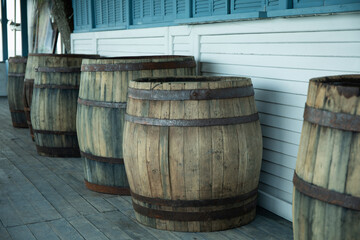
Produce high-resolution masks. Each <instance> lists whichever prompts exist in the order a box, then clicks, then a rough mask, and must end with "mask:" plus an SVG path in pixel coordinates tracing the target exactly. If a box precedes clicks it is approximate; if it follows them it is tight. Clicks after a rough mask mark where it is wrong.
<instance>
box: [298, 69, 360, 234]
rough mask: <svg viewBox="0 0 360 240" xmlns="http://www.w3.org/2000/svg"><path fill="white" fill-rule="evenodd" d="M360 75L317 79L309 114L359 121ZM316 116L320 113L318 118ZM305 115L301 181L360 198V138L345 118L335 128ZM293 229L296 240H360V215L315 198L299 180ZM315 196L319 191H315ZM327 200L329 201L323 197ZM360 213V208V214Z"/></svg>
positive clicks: (311, 89)
mask: <svg viewBox="0 0 360 240" xmlns="http://www.w3.org/2000/svg"><path fill="white" fill-rule="evenodd" d="M359 82H360V75H343V76H334V77H323V78H316V79H312V80H311V81H310V84H309V90H308V97H307V102H306V108H309V107H312V108H315V109H317V110H316V111H319V110H325V111H326V112H327V113H334V114H339V113H342V114H348V115H349V116H352V117H355V118H358V119H359V115H360V98H359V93H360V83H359ZM313 114H315V113H313ZM311 116H312V115H310V114H307V113H306V110H305V115H304V120H305V121H304V124H303V129H302V133H301V140H300V148H299V153H298V158H297V162H296V174H297V176H298V178H300V179H302V181H305V182H306V183H310V184H313V186H317V187H321V188H323V189H325V191H327V193H326V194H325V196H327V197H330V196H331V193H330V192H329V191H333V192H335V193H339V194H340V195H343V196H345V195H348V198H350V197H355V198H358V199H359V198H360V185H359V182H360V174H359V172H360V157H359V156H360V155H359V154H360V133H359V131H356V130H351V129H348V128H349V127H353V128H358V129H359V127H358V124H355V123H353V124H346V118H341V122H340V125H341V127H340V128H339V127H336V126H335V125H334V124H335V122H336V121H335V119H334V118H331V117H319V118H318V120H330V125H328V126H327V125H324V124H325V123H322V122H316V121H313V120H310V117H311ZM294 183H295V187H294V193H293V228H294V238H295V239H356V238H358V236H359V234H360V228H359V223H360V211H358V210H355V209H350V208H348V207H345V206H344V205H343V201H341V200H339V201H337V202H336V203H331V202H327V201H325V200H321V198H320V196H316V195H309V194H310V193H306V192H304V190H302V188H301V186H300V185H296V181H295V177H294ZM312 192H313V193H314V194H315V193H316V192H318V191H314V190H312ZM323 196H324V195H323ZM359 209H360V208H359Z"/></svg>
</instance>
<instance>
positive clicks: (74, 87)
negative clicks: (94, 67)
mask: <svg viewBox="0 0 360 240" xmlns="http://www.w3.org/2000/svg"><path fill="white" fill-rule="evenodd" d="M34 88H42V89H45V88H48V89H69V90H77V89H79V86H73V85H55V84H35V85H34Z"/></svg>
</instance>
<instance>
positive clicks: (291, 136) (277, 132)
mask: <svg viewBox="0 0 360 240" xmlns="http://www.w3.org/2000/svg"><path fill="white" fill-rule="evenodd" d="M261 132H262V135H263V136H264V137H268V138H272V139H275V140H279V141H282V142H287V143H291V144H295V145H299V143H300V137H301V134H300V133H297V132H292V131H288V130H284V129H280V128H276V127H269V126H266V125H264V124H262V125H261Z"/></svg>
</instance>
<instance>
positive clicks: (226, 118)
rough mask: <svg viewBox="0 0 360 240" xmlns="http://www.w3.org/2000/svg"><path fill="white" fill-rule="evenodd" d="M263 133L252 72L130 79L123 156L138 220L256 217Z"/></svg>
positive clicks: (196, 224) (195, 227) (167, 222)
mask: <svg viewBox="0 0 360 240" xmlns="http://www.w3.org/2000/svg"><path fill="white" fill-rule="evenodd" d="M261 158H262V136H261V129H260V123H259V118H258V113H257V110H256V106H255V101H254V90H253V86H252V84H251V80H250V79H249V78H239V77H177V78H142V79H136V80H134V81H131V82H130V85H129V89H128V105H127V109H126V116H125V127H124V160H125V167H126V173H127V176H128V179H129V184H130V189H131V195H132V199H133V207H134V210H135V215H136V218H137V220H138V221H139V222H140V223H142V224H144V225H147V226H150V227H154V228H158V229H166V230H175V231H195V232H197V231H218V230H224V229H228V228H234V227H238V226H241V225H244V224H247V223H249V222H250V221H252V220H253V219H254V218H255V211H256V199H257V189H258V182H259V175H260V166H261Z"/></svg>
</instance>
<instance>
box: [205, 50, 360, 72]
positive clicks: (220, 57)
mask: <svg viewBox="0 0 360 240" xmlns="http://www.w3.org/2000/svg"><path fill="white" fill-rule="evenodd" d="M200 59H201V61H202V62H219V63H223V64H233V63H234V62H237V63H239V64H240V65H250V66H259V65H260V66H264V67H279V68H301V69H317V70H327V69H332V70H336V71H358V70H359V68H360V58H350V57H348V58H346V57H336V58H331V57H303V56H287V57H283V56H267V55H264V56H256V55H236V54H225V53H223V54H210V53H202V54H201V58H200Z"/></svg>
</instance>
